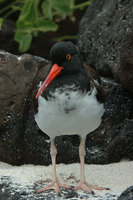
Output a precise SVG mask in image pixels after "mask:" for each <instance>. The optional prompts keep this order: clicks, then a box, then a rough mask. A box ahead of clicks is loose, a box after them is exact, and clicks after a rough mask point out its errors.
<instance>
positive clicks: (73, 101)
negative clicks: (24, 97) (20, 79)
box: [35, 42, 105, 194]
mask: <svg viewBox="0 0 133 200" xmlns="http://www.w3.org/2000/svg"><path fill="white" fill-rule="evenodd" d="M50 58H51V64H50V65H49V67H48V71H49V73H48V75H47V77H46V79H45V81H44V82H43V84H42V85H41V86H40V88H39V90H38V92H37V94H36V96H35V99H36V101H38V107H37V113H36V115H35V121H36V123H37V124H38V127H39V128H40V129H41V130H42V131H43V132H44V133H46V134H47V135H48V136H49V137H50V139H51V150H50V154H51V158H52V166H53V182H52V183H51V184H50V185H47V186H45V187H43V188H41V189H39V190H38V191H37V192H38V193H39V192H43V191H45V190H49V189H54V190H55V191H56V193H57V194H58V193H60V188H70V186H68V185H64V184H61V183H60V182H59V180H58V178H57V175H56V154H57V149H56V147H55V143H54V138H55V137H56V136H61V135H74V134H76V135H79V136H80V138H81V140H80V145H79V157H80V163H81V175H80V182H79V184H78V185H77V186H76V187H75V189H74V190H75V191H77V190H78V189H82V190H84V191H86V192H88V193H92V191H93V189H97V190H104V189H105V188H104V187H98V186H92V185H90V184H88V183H87V182H86V179H85V170H84V158H85V154H86V153H85V139H86V135H87V134H89V133H91V132H92V131H94V130H95V129H97V128H98V127H99V125H100V124H101V118H102V116H103V113H104V104H103V91H102V88H101V86H100V78H99V76H98V75H97V73H96V72H95V70H93V69H91V68H90V67H89V66H87V65H86V66H84V65H83V64H82V62H81V59H80V56H79V53H78V49H77V47H76V46H75V45H74V44H72V43H71V42H58V43H56V44H55V45H54V46H53V47H52V48H51V50H50Z"/></svg>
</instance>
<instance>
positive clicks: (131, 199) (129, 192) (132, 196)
mask: <svg viewBox="0 0 133 200" xmlns="http://www.w3.org/2000/svg"><path fill="white" fill-rule="evenodd" d="M118 200H133V186H131V187H129V188H128V189H126V190H125V191H124V192H122V194H121V195H120V196H119V197H118Z"/></svg>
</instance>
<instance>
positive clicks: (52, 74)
mask: <svg viewBox="0 0 133 200" xmlns="http://www.w3.org/2000/svg"><path fill="white" fill-rule="evenodd" d="M62 69H64V67H59V66H58V65H57V64H54V65H53V66H52V69H51V71H50V72H49V74H48V76H47V78H46V79H45V81H44V82H43V84H42V86H41V87H40V89H39V90H38V92H37V94H36V96H35V98H36V99H37V98H38V97H39V95H40V94H42V92H44V90H45V89H46V88H47V87H48V86H49V84H50V83H51V82H52V80H53V79H54V78H55V77H56V76H58V75H59V74H60V72H61V70H62Z"/></svg>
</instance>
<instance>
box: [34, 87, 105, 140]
mask: <svg viewBox="0 0 133 200" xmlns="http://www.w3.org/2000/svg"><path fill="white" fill-rule="evenodd" d="M95 95H96V89H95V88H94V89H93V91H92V93H91V95H89V93H88V94H80V93H78V92H77V91H71V92H70V91H69V95H68V92H67V91H65V93H61V92H60V90H56V92H55V93H54V97H55V99H54V100H53V99H51V100H49V101H46V100H45V99H44V98H43V97H42V96H39V99H38V113H37V114H36V115H35V121H36V123H37V124H38V126H39V128H40V129H41V130H42V131H43V132H45V133H46V134H47V135H49V136H50V137H51V138H54V137H56V136H59V135H73V134H78V135H80V136H81V137H86V135H87V134H88V133H90V132H92V131H93V130H95V129H96V128H98V126H99V125H100V123H101V117H102V115H103V113H104V106H103V104H100V103H99V102H98V101H97V99H96V96H95ZM67 110H69V111H68V112H67Z"/></svg>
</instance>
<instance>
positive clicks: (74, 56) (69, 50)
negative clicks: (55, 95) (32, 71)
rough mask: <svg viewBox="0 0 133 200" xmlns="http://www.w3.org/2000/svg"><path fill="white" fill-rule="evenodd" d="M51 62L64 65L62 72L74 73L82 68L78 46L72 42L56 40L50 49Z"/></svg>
mask: <svg viewBox="0 0 133 200" xmlns="http://www.w3.org/2000/svg"><path fill="white" fill-rule="evenodd" d="M50 58H51V63H52V65H53V64H57V65H59V66H62V67H64V69H63V70H62V72H61V74H62V73H63V74H64V73H74V72H75V73H76V72H78V71H79V70H80V68H82V64H81V60H80V57H79V53H78V48H77V47H76V46H75V45H74V44H73V43H72V42H57V43H56V44H55V45H54V46H53V47H52V48H51V50H50Z"/></svg>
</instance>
